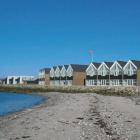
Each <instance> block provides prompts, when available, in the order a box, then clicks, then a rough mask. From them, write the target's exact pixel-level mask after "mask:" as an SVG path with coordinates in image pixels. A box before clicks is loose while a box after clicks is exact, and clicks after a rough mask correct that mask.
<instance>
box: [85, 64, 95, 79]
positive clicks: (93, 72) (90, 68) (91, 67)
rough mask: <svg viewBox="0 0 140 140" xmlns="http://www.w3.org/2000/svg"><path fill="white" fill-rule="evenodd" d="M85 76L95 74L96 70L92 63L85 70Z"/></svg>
mask: <svg viewBox="0 0 140 140" xmlns="http://www.w3.org/2000/svg"><path fill="white" fill-rule="evenodd" d="M86 74H87V75H89V76H94V75H96V74H97V69H96V67H95V66H94V65H93V63H91V64H90V65H89V67H88V68H87V70H86Z"/></svg>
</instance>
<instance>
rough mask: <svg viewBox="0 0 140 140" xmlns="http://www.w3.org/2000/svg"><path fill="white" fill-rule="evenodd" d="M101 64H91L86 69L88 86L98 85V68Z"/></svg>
mask: <svg viewBox="0 0 140 140" xmlns="http://www.w3.org/2000/svg"><path fill="white" fill-rule="evenodd" d="M100 65H101V63H94V62H93V63H91V64H90V65H89V66H88V68H87V69H86V86H95V85H97V80H98V79H97V78H98V68H99V66H100Z"/></svg>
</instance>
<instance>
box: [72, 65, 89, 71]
mask: <svg viewBox="0 0 140 140" xmlns="http://www.w3.org/2000/svg"><path fill="white" fill-rule="evenodd" d="M71 67H72V68H73V70H74V71H76V72H85V71H86V69H87V67H88V65H80V64H71Z"/></svg>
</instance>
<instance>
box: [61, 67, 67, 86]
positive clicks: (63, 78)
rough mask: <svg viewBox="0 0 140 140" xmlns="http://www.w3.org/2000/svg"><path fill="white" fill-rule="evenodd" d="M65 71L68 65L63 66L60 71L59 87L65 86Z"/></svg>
mask: <svg viewBox="0 0 140 140" xmlns="http://www.w3.org/2000/svg"><path fill="white" fill-rule="evenodd" d="M67 69H68V65H63V67H62V69H61V71H60V75H61V80H60V85H61V86H64V85H67Z"/></svg>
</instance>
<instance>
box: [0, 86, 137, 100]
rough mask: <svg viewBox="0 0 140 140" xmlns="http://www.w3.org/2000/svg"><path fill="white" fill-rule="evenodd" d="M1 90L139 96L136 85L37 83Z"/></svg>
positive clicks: (2, 87)
mask: <svg viewBox="0 0 140 140" xmlns="http://www.w3.org/2000/svg"><path fill="white" fill-rule="evenodd" d="M0 91H1V92H14V93H27V94H29V93H46V92H61V93H75V94H76V93H97V94H100V95H107V96H112V95H113V96H125V97H126V96H140V87H138V86H94V87H85V86H55V87H54V86H39V85H0Z"/></svg>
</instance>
